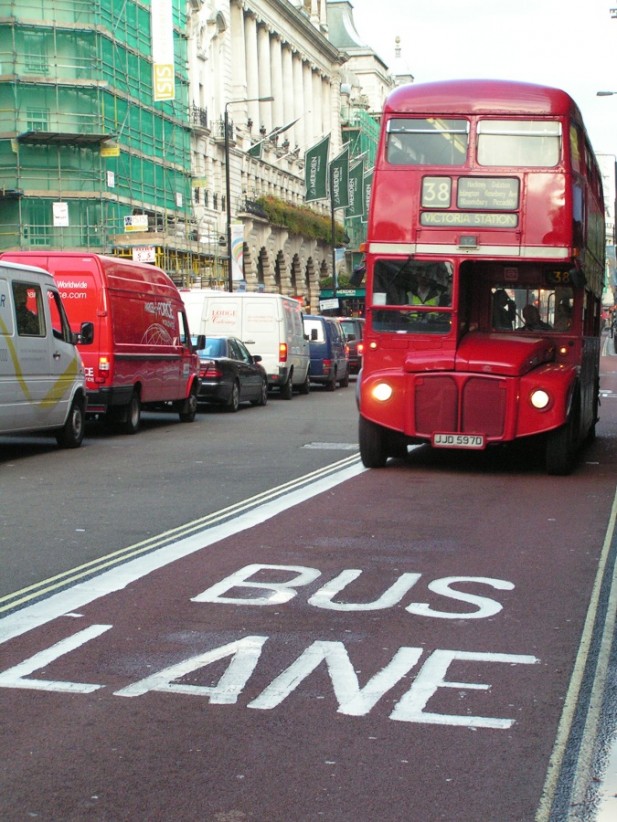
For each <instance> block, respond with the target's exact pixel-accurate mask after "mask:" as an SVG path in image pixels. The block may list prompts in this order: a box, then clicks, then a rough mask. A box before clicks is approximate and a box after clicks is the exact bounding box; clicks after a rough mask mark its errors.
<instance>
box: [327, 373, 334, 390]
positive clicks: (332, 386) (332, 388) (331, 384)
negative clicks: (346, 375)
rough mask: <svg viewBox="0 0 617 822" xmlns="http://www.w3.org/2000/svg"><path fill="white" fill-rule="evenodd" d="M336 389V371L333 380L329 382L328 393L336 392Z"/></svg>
mask: <svg viewBox="0 0 617 822" xmlns="http://www.w3.org/2000/svg"><path fill="white" fill-rule="evenodd" d="M335 388H336V371H335V372H334V374H333V375H332V379H330V380H328V382H327V383H326V391H334V389H335Z"/></svg>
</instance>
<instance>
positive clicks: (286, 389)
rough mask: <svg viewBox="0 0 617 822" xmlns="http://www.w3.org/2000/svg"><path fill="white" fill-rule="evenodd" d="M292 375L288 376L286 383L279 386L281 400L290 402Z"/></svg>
mask: <svg viewBox="0 0 617 822" xmlns="http://www.w3.org/2000/svg"><path fill="white" fill-rule="evenodd" d="M292 376H293V375H292V374H290V375H289V379H288V380H287V382H286V383H283V385H281V399H283V400H290V399H292V397H293V395H294V385H293V382H292Z"/></svg>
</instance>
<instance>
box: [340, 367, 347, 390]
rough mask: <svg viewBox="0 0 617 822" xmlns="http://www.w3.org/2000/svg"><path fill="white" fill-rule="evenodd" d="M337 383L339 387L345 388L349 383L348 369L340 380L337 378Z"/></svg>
mask: <svg viewBox="0 0 617 822" xmlns="http://www.w3.org/2000/svg"><path fill="white" fill-rule="evenodd" d="M339 385H340V386H341V388H347V386H348V385H349V369H348V370H347V371H346V372H345V376H344V377H343V379H342V380H339Z"/></svg>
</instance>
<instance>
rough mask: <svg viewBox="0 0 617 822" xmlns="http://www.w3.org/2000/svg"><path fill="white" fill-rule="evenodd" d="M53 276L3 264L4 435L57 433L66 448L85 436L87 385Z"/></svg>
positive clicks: (85, 330) (88, 329) (84, 333)
mask: <svg viewBox="0 0 617 822" xmlns="http://www.w3.org/2000/svg"><path fill="white" fill-rule="evenodd" d="M78 340H79V342H84V343H88V342H92V323H83V325H82V328H81V333H80V335H76V334H74V333H73V332H72V331H71V328H70V326H69V322H68V320H67V317H66V314H65V312H64V307H63V305H62V300H61V299H60V294H59V293H58V289H57V287H56V285H55V283H54V280H53V277H52V276H51V274H49V273H48V272H47V271H43V269H41V268H35V267H34V266H27V265H20V264H18V263H9V262H4V261H0V434H17V433H25V432H35V431H47V432H49V433H52V434H53V435H54V436H55V437H56V440H57V442H58V444H59V445H61V446H62V447H64V448H77V447H78V446H79V445H81V442H82V440H83V437H84V422H85V412H86V384H85V376H84V368H83V364H82V361H81V357H80V355H79V352H78V350H77V348H76V347H75V344H76V342H77V341H78Z"/></svg>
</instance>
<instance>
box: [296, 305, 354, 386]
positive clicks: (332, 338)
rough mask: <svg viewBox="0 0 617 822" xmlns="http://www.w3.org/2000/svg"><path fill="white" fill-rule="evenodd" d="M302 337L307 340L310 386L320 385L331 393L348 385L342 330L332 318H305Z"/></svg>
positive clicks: (308, 315) (318, 316) (345, 351)
mask: <svg viewBox="0 0 617 822" xmlns="http://www.w3.org/2000/svg"><path fill="white" fill-rule="evenodd" d="M302 321H303V322H304V333H305V334H306V336H307V337H308V340H309V347H310V352H311V367H310V369H309V377H310V380H311V382H315V383H318V384H321V385H324V386H325V388H326V390H327V391H334V389H335V388H336V384H337V383H339V385H340V386H341V388H346V387H347V386H348V385H349V357H348V352H347V343H346V342H345V334H344V333H343V328H342V326H341V324H340V322H339V321H338V319H336V318H334V317H322V316H321V315H311V314H305V315H304V317H303V318H302Z"/></svg>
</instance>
